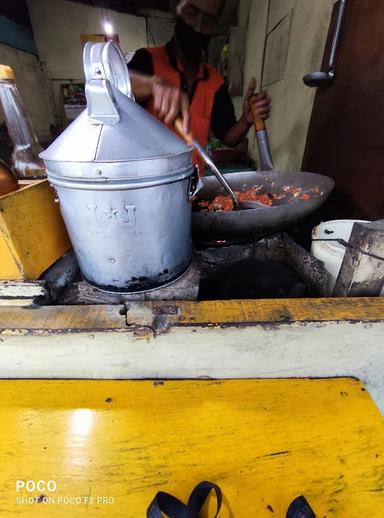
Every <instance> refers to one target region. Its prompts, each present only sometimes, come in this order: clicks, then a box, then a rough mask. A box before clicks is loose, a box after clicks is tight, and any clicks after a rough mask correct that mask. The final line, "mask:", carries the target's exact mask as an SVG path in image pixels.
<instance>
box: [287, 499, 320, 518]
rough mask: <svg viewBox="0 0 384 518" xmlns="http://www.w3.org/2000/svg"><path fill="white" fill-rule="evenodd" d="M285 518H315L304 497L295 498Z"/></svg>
mask: <svg viewBox="0 0 384 518" xmlns="http://www.w3.org/2000/svg"><path fill="white" fill-rule="evenodd" d="M287 518H316V515H315V513H314V512H313V511H312V509H311V507H310V505H309V503H308V502H307V500H306V498H305V497H304V496H299V497H298V498H296V499H295V500H294V501H293V502H292V503H291V505H290V506H289V509H288V512H287Z"/></svg>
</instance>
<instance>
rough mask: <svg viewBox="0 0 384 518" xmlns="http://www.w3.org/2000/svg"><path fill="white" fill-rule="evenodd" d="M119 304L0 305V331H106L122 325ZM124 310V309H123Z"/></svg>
mask: <svg viewBox="0 0 384 518" xmlns="http://www.w3.org/2000/svg"><path fill="white" fill-rule="evenodd" d="M120 310H121V307H119V306H118V305H115V306H34V307H33V309H32V308H19V307H1V308H0V334H1V331H2V330H3V331H4V330H5V329H17V330H18V331H20V332H22V331H23V330H42V331H55V330H56V331H58V330H66V331H70V330H75V331H76V330H79V329H87V330H94V329H95V330H97V329H98V330H108V329H122V328H126V320H125V316H124V314H120ZM123 313H124V312H123Z"/></svg>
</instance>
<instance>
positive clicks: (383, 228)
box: [333, 220, 384, 297]
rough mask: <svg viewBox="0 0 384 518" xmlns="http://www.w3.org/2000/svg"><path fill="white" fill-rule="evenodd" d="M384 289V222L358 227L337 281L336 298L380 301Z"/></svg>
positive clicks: (354, 226) (354, 231)
mask: <svg viewBox="0 0 384 518" xmlns="http://www.w3.org/2000/svg"><path fill="white" fill-rule="evenodd" d="M383 286H384V220H380V221H374V222H373V223H359V222H357V223H355V224H354V225H353V228H352V233H351V237H350V239H349V242H348V244H347V246H346V252H345V255H344V259H343V262H342V264H341V268H340V273H339V276H338V278H337V280H336V285H335V289H334V292H333V293H334V295H335V296H336V297H349V296H351V297H361V296H365V297H378V296H380V293H381V290H382V289H383Z"/></svg>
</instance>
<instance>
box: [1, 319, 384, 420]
mask: <svg viewBox="0 0 384 518" xmlns="http://www.w3.org/2000/svg"><path fill="white" fill-rule="evenodd" d="M29 311H30V313H32V314H33V313H34V312H33V311H31V310H29ZM121 318H122V319H123V318H124V317H121ZM68 324H69V325H71V321H70V320H69V321H68ZM64 325H65V324H64ZM95 325H97V319H96V321H95ZM104 325H105V327H106V330H102V329H101V328H100V327H99V328H97V327H95V328H94V329H91V328H89V327H88V329H83V330H81V329H76V330H72V331H70V330H66V329H65V327H64V328H63V329H58V330H51V331H50V330H28V331H23V330H19V329H17V328H16V329H8V330H6V331H3V332H2V333H0V357H1V362H0V378H3V379H4V378H5V379H14V378H16V379H19V378H48V379H215V378H230V379H238V378H274V377H278V378H300V377H333V376H354V377H356V378H359V379H361V380H363V381H364V382H365V383H366V384H367V387H368V389H369V391H370V393H371V394H372V397H373V398H374V400H375V402H376V403H377V405H378V406H379V407H380V409H381V410H382V412H383V413H384V382H383V372H384V355H383V351H382V342H383V339H382V337H383V333H384V323H383V322H370V323H367V322H355V323H353V325H351V323H350V322H296V323H288V324H284V323H279V324H270V325H266V324H265V323H262V324H252V325H246V324H243V325H237V326H236V325H233V326H227V325H225V326H215V325H207V326H200V327H198V326H176V327H171V328H170V329H167V327H166V325H165V326H163V328H162V330H160V325H159V326H158V327H157V333H155V330H154V328H152V327H145V326H141V327H139V326H132V327H131V326H130V327H128V328H126V327H125V328H124V327H122V325H119V322H116V326H117V328H116V329H113V328H112V325H111V323H110V322H108V323H105V324H104Z"/></svg>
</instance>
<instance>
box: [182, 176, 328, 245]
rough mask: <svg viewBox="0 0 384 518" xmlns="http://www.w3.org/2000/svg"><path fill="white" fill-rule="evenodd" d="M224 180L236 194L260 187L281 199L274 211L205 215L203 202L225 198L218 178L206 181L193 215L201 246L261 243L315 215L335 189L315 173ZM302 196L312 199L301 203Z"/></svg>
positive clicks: (209, 177) (196, 236) (263, 210)
mask: <svg viewBox="0 0 384 518" xmlns="http://www.w3.org/2000/svg"><path fill="white" fill-rule="evenodd" d="M224 176H225V177H226V179H227V181H228V182H229V184H230V185H231V186H232V187H233V188H234V189H235V190H236V191H244V190H246V189H250V188H252V187H254V186H258V187H260V190H259V191H258V192H259V193H260V194H263V193H270V194H272V195H277V196H278V197H281V199H278V200H274V203H273V205H272V207H270V206H266V207H265V208H262V207H261V208H257V209H250V210H240V211H230V212H201V211H199V210H196V204H197V203H198V202H199V201H202V200H212V199H213V198H214V197H215V196H217V195H218V194H225V193H224V191H223V188H222V187H221V185H220V184H219V182H218V181H217V179H216V178H215V177H214V176H207V177H204V178H202V179H201V188H200V189H199V190H198V192H197V193H196V194H195V198H194V207H195V208H194V211H193V213H192V231H193V235H194V239H195V240H196V241H198V242H201V243H210V244H212V243H216V244H220V242H228V241H229V242H237V241H245V240H254V239H255V238H258V239H261V238H262V237H264V236H266V235H268V234H271V233H273V232H277V231H279V230H282V229H284V228H285V227H287V226H289V225H291V224H292V223H295V222H296V221H299V220H301V219H303V218H305V217H306V216H308V215H309V214H311V213H312V212H313V211H315V210H316V209H318V208H319V207H320V206H321V205H322V204H323V203H324V202H325V200H326V199H327V197H328V196H329V194H330V193H331V191H332V189H333V187H334V181H333V180H332V179H331V178H328V177H327V176H323V175H320V174H315V173H305V172H299V173H298V172H286V171H284V172H280V171H246V172H242V173H229V174H226V175H224ZM295 188H297V189H300V195H299V196H296V197H295V195H294V193H292V189H295ZM301 194H305V195H308V196H309V199H307V200H301V199H300V196H301ZM223 244H224V243H223Z"/></svg>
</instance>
